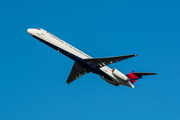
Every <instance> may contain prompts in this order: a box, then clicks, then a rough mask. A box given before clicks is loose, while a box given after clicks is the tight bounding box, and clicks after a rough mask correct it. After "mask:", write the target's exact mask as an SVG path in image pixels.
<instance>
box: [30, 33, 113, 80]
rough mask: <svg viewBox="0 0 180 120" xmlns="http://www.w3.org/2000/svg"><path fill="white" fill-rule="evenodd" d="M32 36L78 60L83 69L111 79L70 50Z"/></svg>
mask: <svg viewBox="0 0 180 120" xmlns="http://www.w3.org/2000/svg"><path fill="white" fill-rule="evenodd" d="M33 37H34V38H36V39H38V40H39V41H41V42H43V43H44V44H46V45H48V46H49V47H51V48H53V49H55V50H56V51H59V52H61V53H62V54H64V55H65V56H67V57H69V58H71V59H73V60H74V61H76V62H78V63H79V64H80V65H81V66H82V67H84V68H85V69H87V70H89V71H91V72H93V73H95V74H98V75H102V76H104V77H105V78H106V79H108V80H110V81H113V80H112V78H111V77H109V76H108V75H106V74H105V73H104V72H103V71H101V70H100V69H98V68H95V67H93V66H91V65H90V64H88V63H86V62H85V61H83V59H82V58H80V57H77V56H76V55H74V54H72V53H70V52H68V51H66V50H64V49H62V48H59V47H57V46H55V45H53V44H51V43H49V42H47V41H45V40H43V39H41V38H39V37H36V36H33Z"/></svg>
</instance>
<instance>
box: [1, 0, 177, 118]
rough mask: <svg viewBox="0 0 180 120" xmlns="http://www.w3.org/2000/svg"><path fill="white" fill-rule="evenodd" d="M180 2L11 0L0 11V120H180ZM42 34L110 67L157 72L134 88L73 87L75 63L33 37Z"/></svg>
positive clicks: (95, 83)
mask: <svg viewBox="0 0 180 120" xmlns="http://www.w3.org/2000/svg"><path fill="white" fill-rule="evenodd" d="M179 5H180V1H178V0H171V1H167V0H149V1H144V0H136V1H133V0H126V1H120V0H111V1H107V0H86V1H83V0H76V1H73V0H66V1H61V0H51V1H49V0H48V1H47V0H31V1H29V0H28V1H26V0H24V1H22V0H16V1H14V0H9V1H1V4H0V11H1V12H0V13H1V19H0V40H1V44H0V51H1V52H0V53H1V59H0V61H1V62H0V66H1V69H0V73H1V74H0V75H1V79H0V119H1V120H12V119H13V120H14V119H17V120H24V119H26V120H32V119H34V120H36V119H43V120H57V119H58V120H59V119H61V120H68V119H73V120H85V119H86V120H92V119H104V120H109V119H124V120H125V119H126V120H132V119H138V120H144V119H146V120H152V119H153V120H159V119H166V120H170V119H176V120H177V119H180V115H179V111H180V102H179V101H180V92H179V91H180V88H179V85H180V79H179V78H180V74H179V73H180V63H179V61H180V56H179V54H180V47H179V45H180V17H179V13H180V8H179ZM35 27H40V28H43V29H45V30H47V31H49V32H50V33H53V34H54V35H56V36H57V37H59V38H61V39H63V40H64V41H66V42H68V43H69V44H71V45H73V46H75V47H76V48H78V49H80V50H82V51H84V52H85V53H87V54H89V55H90V56H92V57H95V58H97V57H110V56H120V55H129V54H137V55H138V56H137V57H135V58H131V59H128V60H125V61H121V62H119V63H115V64H112V65H109V67H111V68H117V69H118V70H120V71H121V72H123V73H125V74H127V73H129V72H131V71H132V70H135V71H138V72H157V73H158V75H157V76H149V77H144V78H143V79H141V80H139V81H138V82H136V83H135V84H134V85H135V88H134V89H131V88H128V87H125V86H118V87H115V86H112V85H110V84H108V83H106V82H105V81H104V80H102V79H101V78H100V77H99V76H97V75H95V74H92V73H89V74H86V75H84V76H82V77H81V78H79V79H78V80H76V81H74V82H73V83H71V84H70V85H67V84H66V80H67V77H68V75H69V73H70V71H71V68H72V65H73V63H74V62H73V60H71V59H69V58H67V57H65V56H64V55H62V54H60V53H58V52H56V51H55V50H53V49H52V48H50V47H48V46H46V45H44V44H43V43H41V42H39V41H38V40H36V39H34V38H32V37H31V36H30V35H29V34H28V33H27V29H28V28H35Z"/></svg>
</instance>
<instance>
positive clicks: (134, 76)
mask: <svg viewBox="0 0 180 120" xmlns="http://www.w3.org/2000/svg"><path fill="white" fill-rule="evenodd" d="M147 75H157V73H145V72H134V71H133V72H131V73H129V74H127V77H128V78H129V79H130V82H131V83H132V84H134V83H135V82H136V81H138V80H139V78H142V76H147Z"/></svg>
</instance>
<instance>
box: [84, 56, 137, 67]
mask: <svg viewBox="0 0 180 120" xmlns="http://www.w3.org/2000/svg"><path fill="white" fill-rule="evenodd" d="M135 56H137V55H125V56H117V57H106V58H92V59H84V61H85V62H87V63H88V64H90V65H92V66H93V67H96V68H101V67H103V66H105V65H109V64H112V63H116V62H119V61H121V60H125V59H128V58H131V57H135Z"/></svg>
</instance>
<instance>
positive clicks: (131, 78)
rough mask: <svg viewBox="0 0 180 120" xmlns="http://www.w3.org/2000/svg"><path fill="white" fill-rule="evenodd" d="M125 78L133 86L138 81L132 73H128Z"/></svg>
mask: <svg viewBox="0 0 180 120" xmlns="http://www.w3.org/2000/svg"><path fill="white" fill-rule="evenodd" d="M127 77H128V78H129V79H130V82H131V83H132V84H133V83H135V82H136V81H138V79H139V77H138V76H136V75H135V74H133V73H129V74H127Z"/></svg>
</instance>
